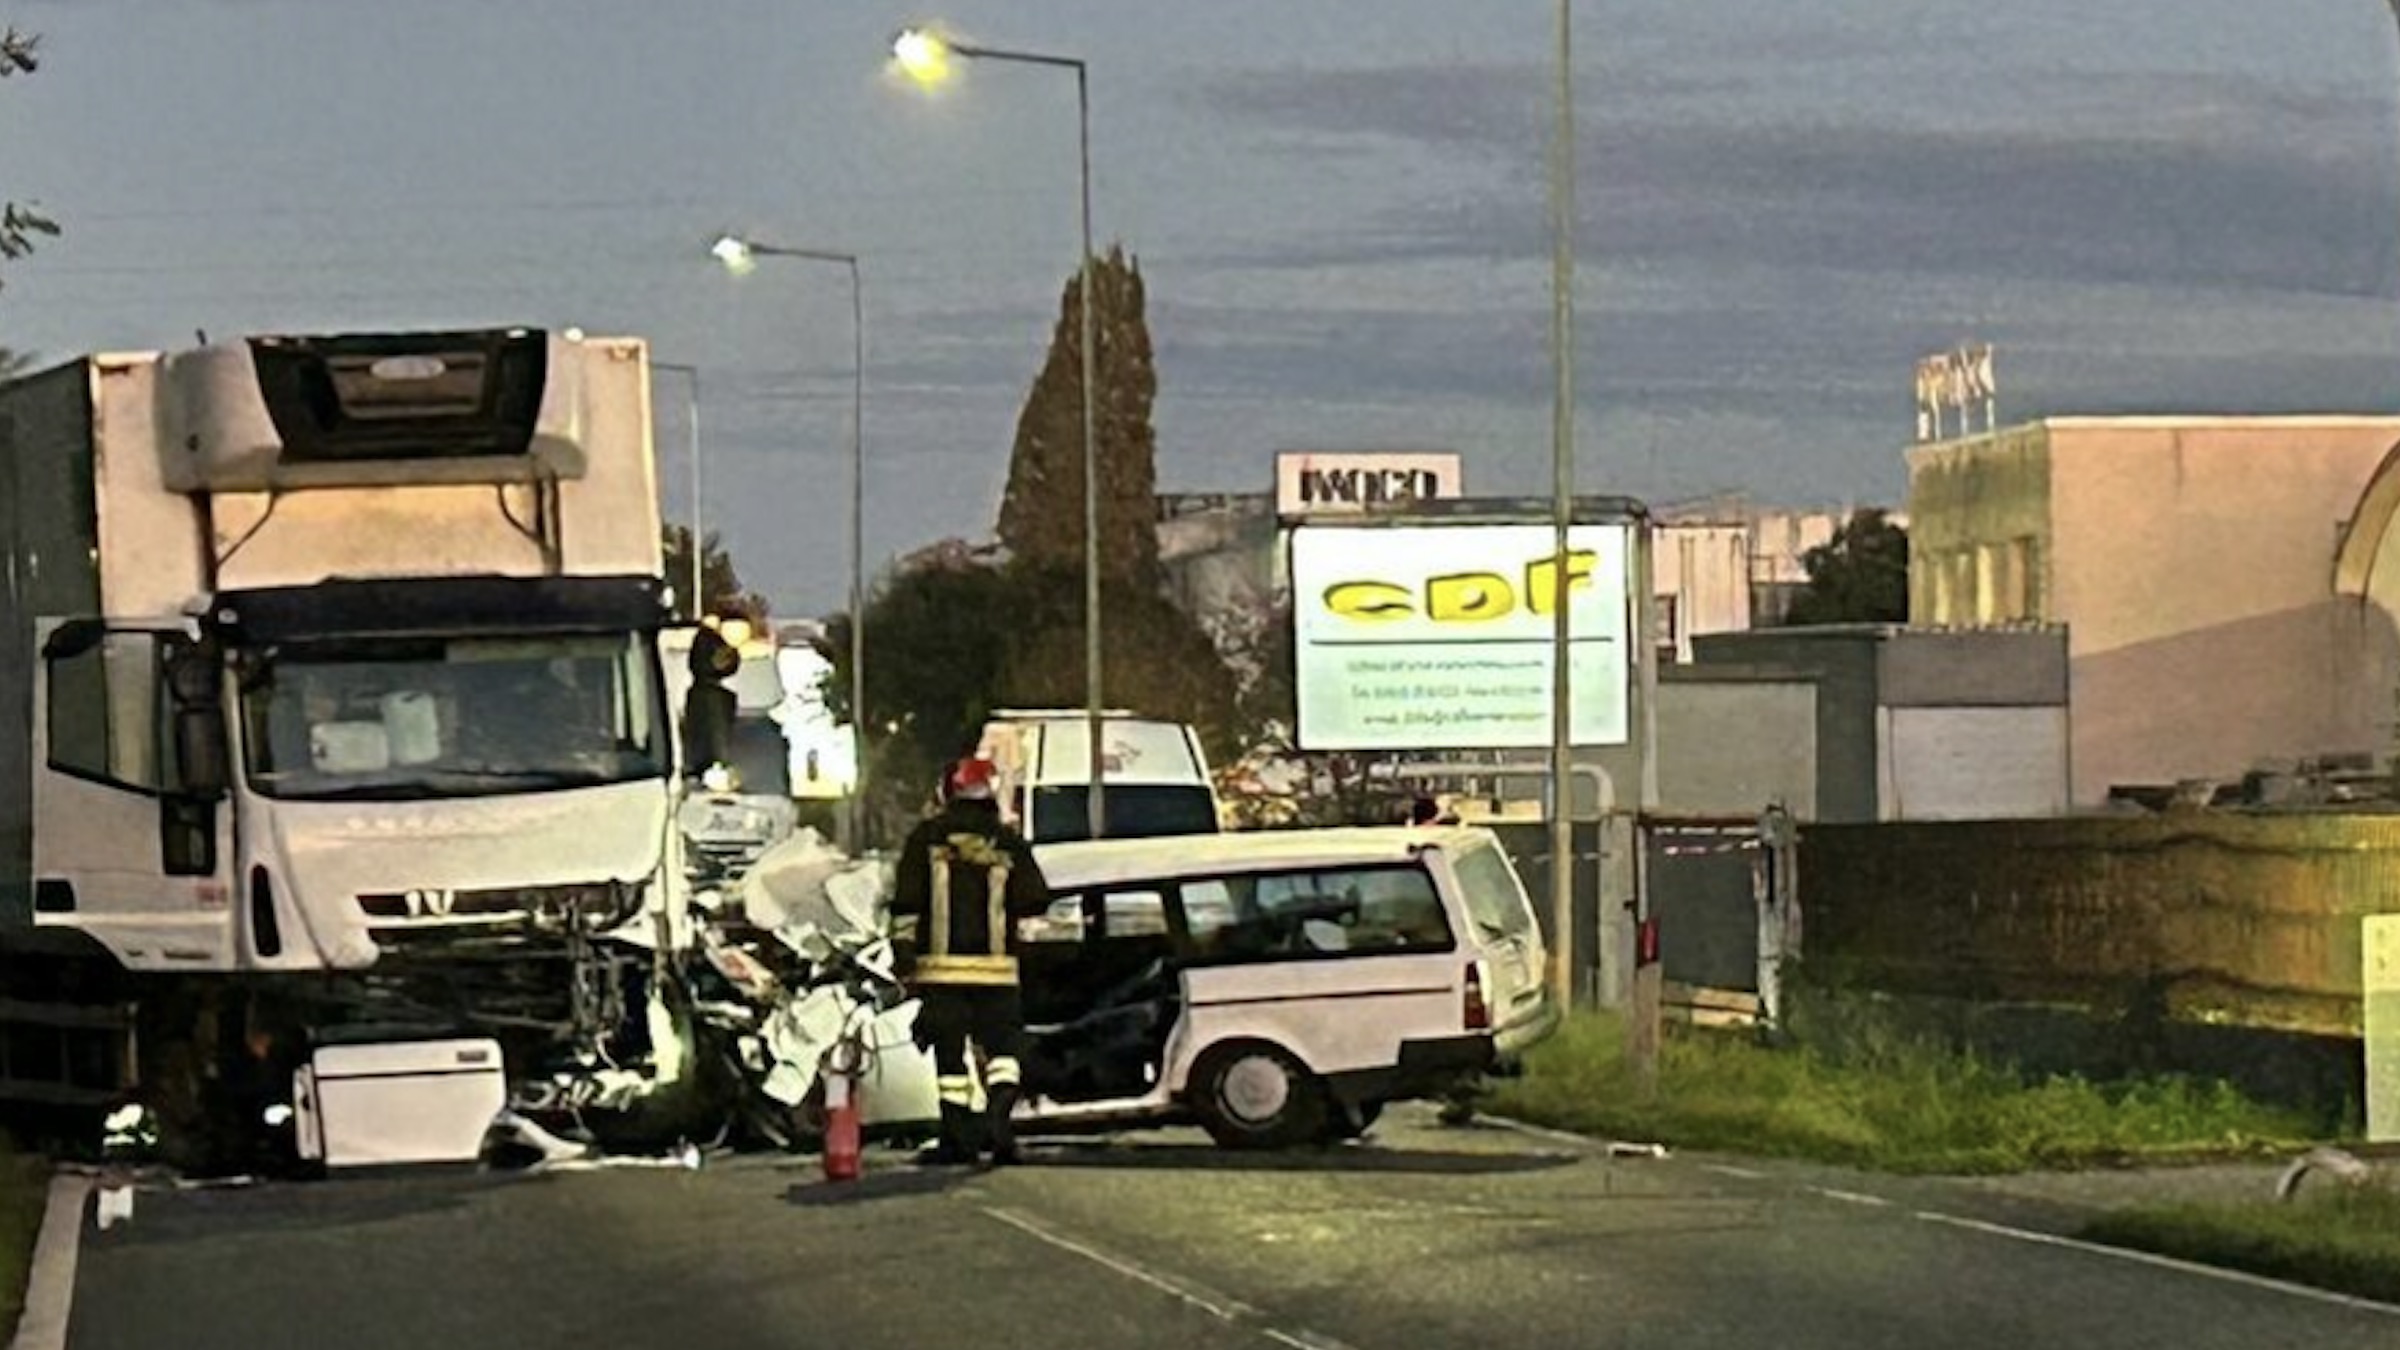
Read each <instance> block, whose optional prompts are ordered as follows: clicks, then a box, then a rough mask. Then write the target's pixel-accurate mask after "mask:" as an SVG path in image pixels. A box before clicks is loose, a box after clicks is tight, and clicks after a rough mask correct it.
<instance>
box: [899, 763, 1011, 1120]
mask: <svg viewBox="0 0 2400 1350" xmlns="http://www.w3.org/2000/svg"><path fill="white" fill-rule="evenodd" d="M941 801H942V805H941V809H940V810H939V811H938V812H937V813H936V814H934V815H933V816H932V817H930V818H929V819H927V820H926V821H924V822H923V823H922V824H919V825H918V826H917V828H916V829H915V830H913V831H911V832H910V834H909V836H908V842H907V843H906V844H904V845H902V847H901V850H900V859H899V864H898V876H897V878H896V879H895V881H894V886H893V895H892V917H893V919H894V920H895V921H896V926H897V929H898V935H899V937H900V939H901V941H902V944H903V950H904V953H905V955H906V956H907V957H908V958H909V959H910V965H909V982H910V984H911V986H912V988H913V989H914V991H915V992H916V994H917V996H918V997H919V998H920V999H922V1000H923V1006H922V1008H921V1010H920V1011H919V1012H918V1014H917V1035H918V1037H919V1039H920V1040H921V1041H924V1042H925V1043H927V1044H929V1045H930V1047H931V1048H932V1050H933V1061H934V1071H935V1073H936V1074H937V1075H938V1078H937V1080H936V1082H937V1086H938V1088H939V1091H940V1097H941V1104H942V1131H941V1142H940V1143H939V1144H938V1145H936V1146H935V1147H934V1148H933V1149H932V1150H931V1151H930V1152H929V1153H927V1154H925V1155H924V1160H925V1161H927V1162H932V1163H941V1164H968V1163H973V1162H974V1161H976V1155H977V1153H978V1148H977V1138H976V1134H977V1132H976V1129H975V1125H976V1120H975V1111H974V1094H975V1078H974V1073H973V1069H972V1067H971V1061H970V1059H969V1057H968V1046H969V1042H972V1043H973V1046H974V1050H975V1052H976V1054H977V1055H978V1056H980V1057H981V1059H982V1068H983V1084H984V1095H985V1099H986V1108H985V1109H986V1119H985V1128H984V1131H983V1140H984V1142H986V1143H988V1144H989V1146H990V1149H991V1158H992V1161H993V1162H994V1163H995V1164H1008V1163H1013V1162H1015V1161H1017V1145H1016V1138H1015V1135H1014V1133H1013V1131H1012V1130H1011V1128H1010V1125H1009V1113H1010V1112H1011V1111H1012V1110H1013V1109H1014V1108H1015V1107H1016V1104H1017V1098H1018V1095H1019V1082H1020V1079H1021V1077H1022V1074H1023V1069H1022V1067H1021V1065H1020V1063H1019V1056H1020V1055H1021V1053H1022V1051H1023V1041H1024V1038H1025V1013H1024V1005H1023V1001H1022V1000H1021V998H1020V997H1019V995H1018V990H1017V958H1016V945H1017V940H1016V938H1017V922H1018V920H1020V919H1028V918H1033V917H1036V916H1038V915H1040V914H1042V913H1043V912H1044V911H1046V910H1047V909H1048V908H1049V907H1050V887H1049V884H1048V883H1047V882H1045V881H1044V880H1043V879H1042V871H1041V868H1040V866H1039V865H1038V864H1036V863H1035V862H1034V860H1033V849H1032V847H1031V846H1030V845H1028V844H1027V843H1026V842H1025V840H1024V838H1023V837H1022V836H1020V835H1019V834H1018V833H1017V832H1016V831H1014V830H1012V829H1010V828H1008V827H1007V826H1006V825H1004V824H1002V823H1001V820H1000V805H999V803H998V802H997V801H996V800H994V793H993V787H992V764H991V761H989V760H983V759H962V760H960V761H958V762H957V763H955V764H953V765H951V766H950V767H949V769H948V770H947V771H946V772H945V773H944V774H943V776H942V791H941Z"/></svg>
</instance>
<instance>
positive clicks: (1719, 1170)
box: [1700, 1163, 1767, 1181]
mask: <svg viewBox="0 0 2400 1350" xmlns="http://www.w3.org/2000/svg"><path fill="white" fill-rule="evenodd" d="M1700 1170H1701V1171H1703V1172H1714V1173H1716V1174H1717V1175H1718V1176H1721V1177H1739V1178H1741V1179H1742V1180H1744V1181H1765V1180H1766V1179H1767V1174H1766V1173H1764V1172H1760V1171H1756V1170H1754V1169H1751V1168H1748V1167H1736V1166H1734V1165H1733V1164H1732V1163H1702V1164H1700Z"/></svg>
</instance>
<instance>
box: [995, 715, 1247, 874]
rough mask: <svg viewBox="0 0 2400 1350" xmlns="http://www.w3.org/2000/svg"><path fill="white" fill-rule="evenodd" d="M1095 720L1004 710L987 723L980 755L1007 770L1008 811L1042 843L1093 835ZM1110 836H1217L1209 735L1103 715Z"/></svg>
mask: <svg viewBox="0 0 2400 1350" xmlns="http://www.w3.org/2000/svg"><path fill="white" fill-rule="evenodd" d="M1089 733H1090V723H1089V721H1088V720H1087V718H1086V715H1085V714H1084V713H1083V712H1081V711H1079V710H1069V709H1044V710H1022V709H1002V710H1000V711H998V712H995V713H993V714H992V717H991V720H990V721H988V722H986V723H985V724H984V728H983V737H982V740H981V741H980V743H978V745H977V746H976V749H975V753H976V755H977V757H978V758H982V759H988V760H990V761H991V762H992V764H993V766H994V767H995V768H996V769H998V771H999V789H1000V814H1001V816H1002V818H1004V819H1005V820H1007V821H1008V822H1009V824H1010V825H1011V826H1013V827H1014V828H1015V829H1016V830H1017V831H1018V832H1019V833H1020V834H1023V835H1024V836H1025V837H1026V838H1027V839H1028V840H1030V841H1032V842H1033V843H1036V844H1042V843H1048V842H1051V841H1054V840H1062V839H1089V838H1090V837H1091V820H1090V815H1089V811H1090V807H1089V804H1088V803H1089V800H1090V787H1091V777H1092V766H1091V750H1090V746H1091V737H1090V734H1089ZM1100 734H1101V745H1100V752H1101V772H1102V773H1103V774H1104V775H1105V777H1104V778H1103V780H1102V781H1103V784H1104V790H1103V792H1102V794H1101V795H1102V800H1103V803H1104V805H1105V807H1106V809H1107V811H1108V820H1107V822H1106V830H1105V834H1106V837H1108V838H1110V839H1136V838H1150V837H1153V836H1157V835H1170V834H1173V835H1180V834H1209V833H1214V832H1215V831H1216V830H1217V828H1218V824H1219V821H1218V803H1217V791H1216V784H1215V781H1214V780H1213V779H1211V778H1210V777H1209V774H1208V756H1207V755H1206V754H1204V753H1203V752H1202V751H1201V748H1200V734H1199V733H1198V732H1196V731H1194V730H1193V729H1192V728H1191V727H1189V726H1186V725H1184V724H1183V723H1181V722H1161V721H1157V720H1154V719H1152V718H1147V717H1137V716H1135V715H1134V714H1132V713H1129V712H1122V711H1106V712H1103V713H1102V714H1101V723H1100Z"/></svg>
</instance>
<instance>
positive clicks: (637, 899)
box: [358, 881, 641, 932]
mask: <svg viewBox="0 0 2400 1350" xmlns="http://www.w3.org/2000/svg"><path fill="white" fill-rule="evenodd" d="M640 903H641V888H640V887H638V886H629V885H625V884H623V883H620V882H613V881H595V882H584V883H577V884H574V885H566V886H510V887H503V888H500V889H495V890H468V891H459V890H430V889H429V890H416V891H386V892H379V893H375V894H369V895H361V896H359V897H358V907H359V909H360V910H361V911H363V912H364V913H365V914H366V916H367V917H368V918H370V919H384V920H396V921H399V922H400V923H403V924H407V925H409V926H411V927H414V926H418V925H424V926H429V927H430V926H446V925H450V924H458V923H493V922H505V921H508V920H519V919H522V920H533V921H535V922H558V921H563V920H565V919H566V918H568V917H569V916H570V915H577V916H580V917H582V918H583V919H585V920H587V921H597V923H598V925H600V926H608V925H613V924H616V923H621V922H623V921H624V920H626V919H628V918H631V917H632V914H633V910H634V908H635V907H636V906H638V905H639V904H640ZM377 931H378V932H381V931H384V930H383V929H381V928H380V927H379V928H378V930H377Z"/></svg>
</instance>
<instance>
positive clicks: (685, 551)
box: [660, 525, 767, 626]
mask: <svg viewBox="0 0 2400 1350" xmlns="http://www.w3.org/2000/svg"><path fill="white" fill-rule="evenodd" d="M660 542H661V545H662V546H663V547H664V549H665V550H666V569H667V571H666V576H667V584H668V585H670V586H672V587H674V588H675V616H676V617H677V618H679V619H685V620H690V619H695V618H698V617H699V616H700V615H701V614H717V615H736V614H738V615H740V616H741V617H743V618H745V619H748V620H749V621H750V622H751V624H752V625H753V626H763V625H764V624H765V623H766V621H767V598H766V597H765V596H763V595H760V594H759V593H758V592H756V591H753V590H746V589H744V588H743V586H742V579H741V577H740V576H739V575H738V574H737V573H735V571H734V570H733V556H732V555H731V554H729V553H727V552H726V551H725V547H724V545H723V544H721V543H720V542H718V537H717V532H716V531H714V530H711V531H709V532H708V533H707V534H705V535H702V536H701V538H700V590H701V595H700V600H701V607H700V609H699V611H698V612H697V613H695V612H694V610H693V608H692V597H691V596H688V595H686V594H684V592H685V591H688V590H690V589H691V588H692V587H691V575H692V531H691V529H690V527H688V526H684V525H669V526H667V528H666V531H665V533H664V536H663V537H662V539H661V541H660Z"/></svg>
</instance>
